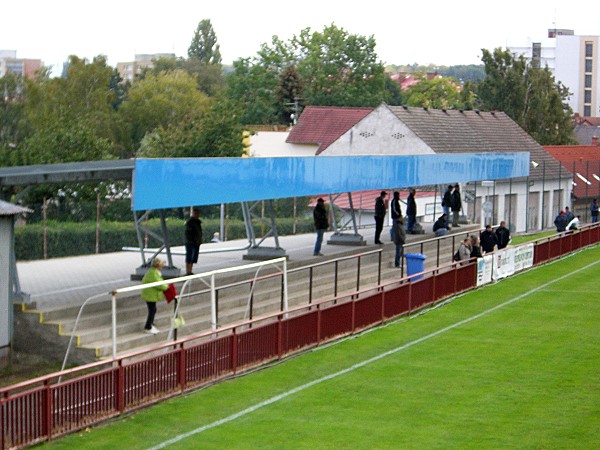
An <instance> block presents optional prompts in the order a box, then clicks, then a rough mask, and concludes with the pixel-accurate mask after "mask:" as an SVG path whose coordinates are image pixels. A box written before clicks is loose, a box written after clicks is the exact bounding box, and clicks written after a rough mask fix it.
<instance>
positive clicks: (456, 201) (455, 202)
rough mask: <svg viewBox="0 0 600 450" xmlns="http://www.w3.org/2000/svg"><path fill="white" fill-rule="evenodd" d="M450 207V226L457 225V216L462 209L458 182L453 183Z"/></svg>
mask: <svg viewBox="0 0 600 450" xmlns="http://www.w3.org/2000/svg"><path fill="white" fill-rule="evenodd" d="M450 209H452V226H453V227H459V226H460V225H459V224H458V216H459V215H460V210H461V209H462V200H461V198H460V186H459V185H458V183H456V184H455V185H454V192H452V206H450Z"/></svg>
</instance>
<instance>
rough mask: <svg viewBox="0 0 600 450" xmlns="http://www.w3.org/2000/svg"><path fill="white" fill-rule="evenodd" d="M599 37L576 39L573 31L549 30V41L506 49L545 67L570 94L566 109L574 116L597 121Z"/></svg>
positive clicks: (599, 78)
mask: <svg viewBox="0 0 600 450" xmlns="http://www.w3.org/2000/svg"><path fill="white" fill-rule="evenodd" d="M599 44H600V37H599V36H576V35H575V34H574V32H573V31H572V30H554V29H553V30H548V39H544V40H540V41H539V42H531V40H530V42H528V44H526V45H521V46H509V47H508V50H509V51H510V52H511V53H513V54H515V55H523V56H525V58H526V59H527V60H528V61H530V62H531V63H532V64H538V65H539V67H546V66H547V67H548V68H549V69H550V70H551V71H552V73H553V74H554V77H555V78H556V80H557V81H560V82H561V83H562V84H564V85H565V86H566V87H567V88H569V92H570V93H571V95H570V97H569V105H570V106H571V108H572V109H573V112H574V113H578V114H579V115H582V116H586V117H600V98H599V96H600V77H599V76H598V75H599V74H598V70H599V69H600V67H599V63H598V61H599V59H600V45H599Z"/></svg>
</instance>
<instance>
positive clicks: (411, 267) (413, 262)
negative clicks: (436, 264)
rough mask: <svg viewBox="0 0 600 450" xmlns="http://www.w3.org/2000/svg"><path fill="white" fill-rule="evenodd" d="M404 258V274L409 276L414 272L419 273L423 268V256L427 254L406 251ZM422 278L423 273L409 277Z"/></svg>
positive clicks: (414, 279) (413, 279) (415, 279)
mask: <svg viewBox="0 0 600 450" xmlns="http://www.w3.org/2000/svg"><path fill="white" fill-rule="evenodd" d="M404 257H405V258H406V275H408V276H411V275H414V274H415V273H420V272H423V271H424V270H425V258H427V256H425V255H422V254H421V253H407V254H406V255H404ZM421 278H423V275H419V276H417V277H413V278H411V280H412V281H417V280H420V279H421Z"/></svg>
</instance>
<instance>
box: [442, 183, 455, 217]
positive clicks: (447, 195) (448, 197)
mask: <svg viewBox="0 0 600 450" xmlns="http://www.w3.org/2000/svg"><path fill="white" fill-rule="evenodd" d="M452 189H454V186H452V185H451V184H449V185H448V189H446V192H444V197H443V198H442V208H444V214H446V217H450V208H452Z"/></svg>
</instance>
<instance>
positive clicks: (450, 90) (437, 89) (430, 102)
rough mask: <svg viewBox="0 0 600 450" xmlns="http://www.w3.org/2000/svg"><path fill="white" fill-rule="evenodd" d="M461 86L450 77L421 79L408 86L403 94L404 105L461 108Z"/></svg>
mask: <svg viewBox="0 0 600 450" xmlns="http://www.w3.org/2000/svg"><path fill="white" fill-rule="evenodd" d="M460 92H461V87H460V85H459V84H458V82H457V81H456V80H454V79H451V78H434V79H431V80H421V81H420V82H419V83H417V84H414V85H412V86H410V87H409V88H408V89H407V90H406V91H405V92H404V93H403V94H404V102H405V105H406V106H422V107H425V108H433V109H461V108H462V101H461V96H460Z"/></svg>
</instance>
